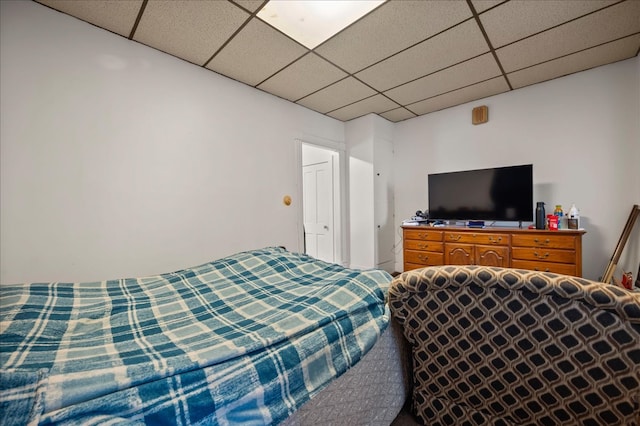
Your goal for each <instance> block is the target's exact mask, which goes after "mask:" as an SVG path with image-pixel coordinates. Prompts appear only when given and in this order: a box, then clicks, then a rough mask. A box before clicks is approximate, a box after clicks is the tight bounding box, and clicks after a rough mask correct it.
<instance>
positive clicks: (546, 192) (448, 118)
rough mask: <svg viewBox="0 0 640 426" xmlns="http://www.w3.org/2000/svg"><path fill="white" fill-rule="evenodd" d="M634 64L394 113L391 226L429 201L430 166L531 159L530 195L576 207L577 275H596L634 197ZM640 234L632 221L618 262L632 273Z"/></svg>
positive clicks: (637, 150)
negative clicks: (485, 118)
mask: <svg viewBox="0 0 640 426" xmlns="http://www.w3.org/2000/svg"><path fill="white" fill-rule="evenodd" d="M639 69H640V66H639V58H638V57H636V58H633V59H629V60H626V61H622V62H618V63H615V64H611V65H607V66H602V67H599V68H595V69H592V70H589V71H585V72H581V73H578V74H573V75H570V76H566V77H563V78H558V79H555V80H552V81H549V82H545V83H541V84H537V85H533V86H529V87H526V88H523V89H520V90H516V91H513V92H509V93H505V94H501V95H497V96H493V97H491V98H488V99H484V100H482V101H479V102H473V103H469V104H466V105H461V106H457V107H453V108H449V109H446V110H443V111H439V112H436V113H432V114H428V115H426V116H422V117H418V118H415V119H411V120H407V121H404V122H402V123H399V124H398V125H397V126H396V129H395V136H394V143H395V156H394V173H395V205H396V223H397V226H400V223H401V221H402V219H406V218H408V217H410V216H412V215H413V214H414V212H415V211H416V210H418V209H421V210H422V209H425V208H427V200H428V198H427V196H428V194H427V174H429V173H437V172H446V171H454V170H464V169H475V168H485V167H494V166H507V165H515V164H526V163H533V167H534V176H533V178H534V200H536V201H544V202H546V204H547V209H553V206H554V205H555V204H562V206H563V207H564V208H565V209H567V210H568V208H569V207H570V206H571V203H574V202H575V203H576V206H577V207H578V208H579V209H580V211H581V217H582V225H583V226H584V227H585V228H586V230H587V234H585V236H584V239H583V275H584V276H585V277H586V278H591V279H597V278H598V277H600V276H601V275H602V273H603V272H604V268H605V266H606V264H607V263H608V262H609V259H610V258H611V256H612V254H613V251H614V249H615V246H616V244H617V242H618V240H619V238H620V234H621V233H622V229H623V227H624V224H625V223H626V220H627V218H628V216H629V212H630V211H631V208H632V206H633V204H640V166H639V165H640V119H639V117H640V81H639V79H640V77H639V76H640V72H638V71H639ZM479 105H487V106H488V107H489V122H488V123H487V124H483V125H478V126H474V125H472V124H471V110H472V108H473V107H475V106H479ZM639 236H640V223H639V224H637V225H636V227H635V230H634V233H633V234H632V236H631V238H630V240H629V242H628V244H627V247H626V249H625V252H624V254H623V259H622V261H621V262H620V264H621V265H622V268H623V269H625V270H627V271H633V274H634V277H635V276H636V275H637V269H638V262H639V261H640V238H639ZM396 268H398V269H397V270H399V271H401V270H402V255H401V254H400V255H399V256H397V257H396Z"/></svg>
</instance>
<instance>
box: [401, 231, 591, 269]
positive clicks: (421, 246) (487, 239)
mask: <svg viewBox="0 0 640 426" xmlns="http://www.w3.org/2000/svg"><path fill="white" fill-rule="evenodd" d="M402 229H403V241H404V243H403V259H404V270H405V271H408V270H411V269H417V268H422V267H424V266H436V265H486V266H502V267H511V268H519V269H531V270H535V271H546V272H555V273H559V274H565V275H574V276H577V277H581V276H582V235H583V234H584V233H585V231H584V230H562V231H541V230H536V229H518V228H482V229H478V228H465V227H454V226H452V227H442V228H441V227H437V228H436V227H430V226H403V228H402Z"/></svg>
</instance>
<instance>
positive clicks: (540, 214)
mask: <svg viewBox="0 0 640 426" xmlns="http://www.w3.org/2000/svg"><path fill="white" fill-rule="evenodd" d="M546 221H547V216H546V215H545V212H544V203H543V202H542V201H538V202H537V203H536V229H545V228H546Z"/></svg>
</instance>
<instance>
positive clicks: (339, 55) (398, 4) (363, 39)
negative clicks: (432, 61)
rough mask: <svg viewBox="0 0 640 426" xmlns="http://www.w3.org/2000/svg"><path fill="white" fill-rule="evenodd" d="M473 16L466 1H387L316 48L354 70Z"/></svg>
mask: <svg viewBox="0 0 640 426" xmlns="http://www.w3.org/2000/svg"><path fill="white" fill-rule="evenodd" d="M470 17H471V10H470V9H469V6H467V4H466V2H464V1H403V0H399V1H393V0H391V1H388V2H387V3H385V4H383V5H382V6H380V7H378V8H377V9H376V10H374V11H373V12H372V13H370V14H369V15H367V16H365V17H364V18H362V19H361V20H360V21H358V22H356V23H355V24H353V25H352V26H350V27H348V28H346V29H345V30H344V31H342V32H340V33H339V34H338V35H336V36H334V37H333V38H332V39H330V40H328V41H327V42H326V43H324V44H322V45H321V46H319V47H318V48H317V49H316V52H318V54H320V55H321V56H323V57H325V58H327V59H328V60H329V61H331V62H333V63H334V64H336V65H338V66H339V67H341V68H343V69H345V70H347V71H349V72H351V73H355V72H357V71H360V70H362V69H363V68H365V67H367V66H369V65H371V64H374V63H376V62H378V61H380V60H382V59H385V58H387V57H389V56H391V55H393V54H394V53H396V52H398V51H399V50H402V49H406V48H408V47H410V46H412V45H414V44H416V43H418V42H420V41H422V40H425V39H426V38H428V37H431V36H433V35H435V34H437V33H439V32H440V31H443V30H445V29H447V28H449V27H451V26H453V25H455V24H457V23H459V22H462V21H464V20H465V19H468V18H470Z"/></svg>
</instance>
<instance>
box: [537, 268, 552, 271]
mask: <svg viewBox="0 0 640 426" xmlns="http://www.w3.org/2000/svg"><path fill="white" fill-rule="evenodd" d="M534 271H538V272H540V269H538V268H534ZM544 272H549V268H546V269H545V270H544Z"/></svg>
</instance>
